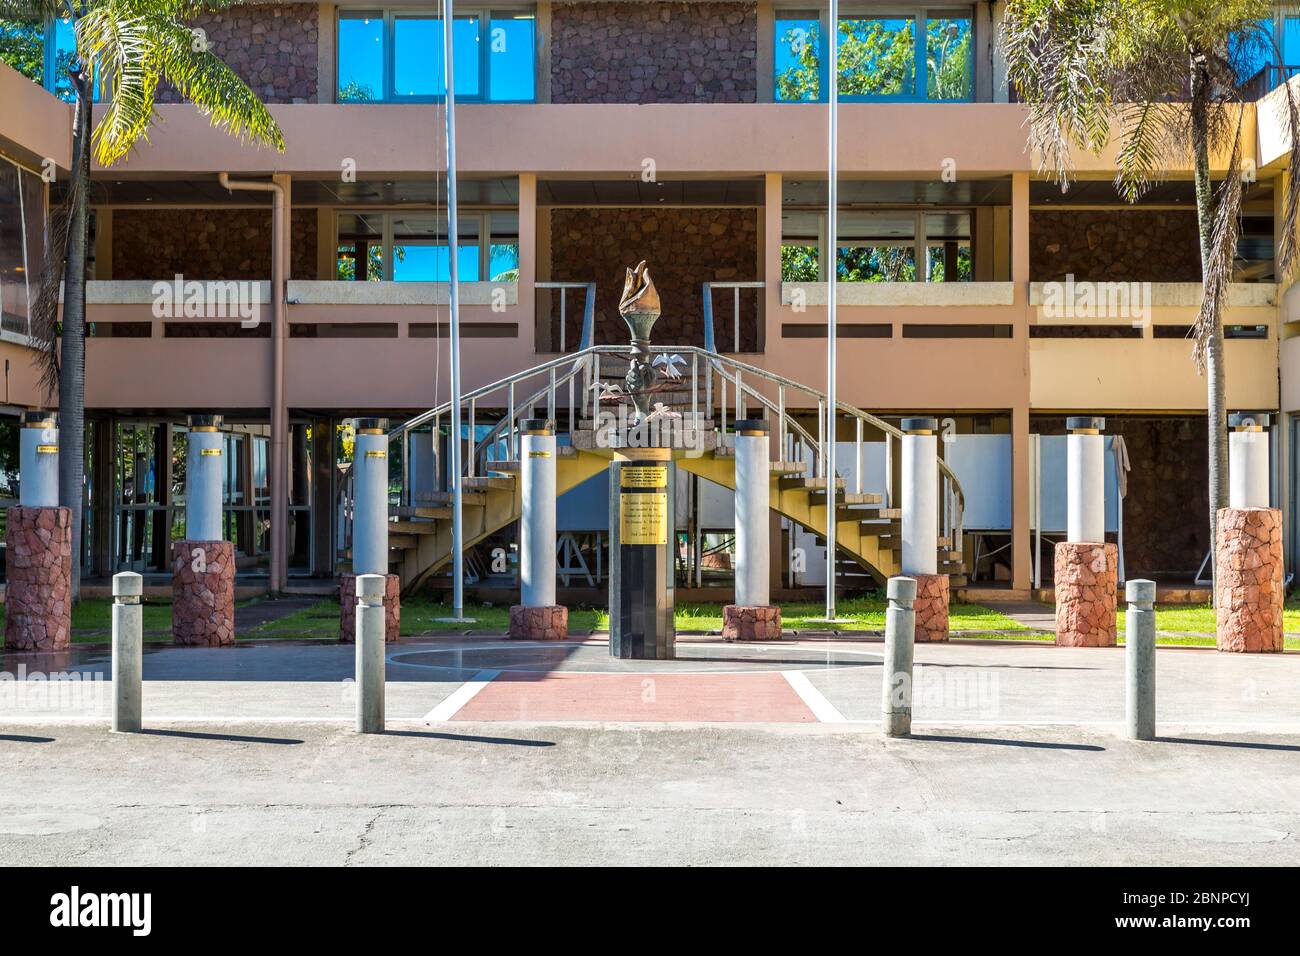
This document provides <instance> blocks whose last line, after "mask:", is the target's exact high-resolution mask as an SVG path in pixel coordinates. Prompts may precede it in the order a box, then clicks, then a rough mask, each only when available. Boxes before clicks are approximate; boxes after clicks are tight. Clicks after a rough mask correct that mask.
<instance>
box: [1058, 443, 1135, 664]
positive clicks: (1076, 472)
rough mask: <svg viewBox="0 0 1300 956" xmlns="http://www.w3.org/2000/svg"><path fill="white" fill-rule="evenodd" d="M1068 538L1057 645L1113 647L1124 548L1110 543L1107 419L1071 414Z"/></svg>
mask: <svg viewBox="0 0 1300 956" xmlns="http://www.w3.org/2000/svg"><path fill="white" fill-rule="evenodd" d="M1065 427H1066V429H1067V430H1068V431H1069V438H1068V439H1067V446H1066V458H1067V461H1066V482H1067V493H1068V495H1067V503H1066V515H1067V519H1066V540H1065V541H1063V542H1061V543H1059V544H1057V546H1056V570H1055V575H1056V576H1055V590H1056V643H1057V644H1059V645H1062V646H1064V647H1114V646H1115V642H1116V626H1115V609H1116V606H1117V604H1118V595H1117V587H1118V582H1119V550H1118V549H1117V548H1116V547H1115V545H1113V544H1107V543H1106V497H1105V496H1106V474H1105V467H1106V438H1105V436H1104V435H1102V433H1101V430H1102V429H1103V428H1105V427H1106V420H1105V419H1104V418H1090V417H1079V418H1068V419H1066V422H1065Z"/></svg>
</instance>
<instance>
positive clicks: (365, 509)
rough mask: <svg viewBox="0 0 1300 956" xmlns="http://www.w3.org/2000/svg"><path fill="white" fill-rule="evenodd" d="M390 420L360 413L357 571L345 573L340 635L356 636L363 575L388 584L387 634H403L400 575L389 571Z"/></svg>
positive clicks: (355, 460) (355, 457) (355, 464)
mask: <svg viewBox="0 0 1300 956" xmlns="http://www.w3.org/2000/svg"><path fill="white" fill-rule="evenodd" d="M387 433H388V420H387V419H383V418H358V419H357V428H356V442H355V444H354V445H353V451H352V570H351V572H350V573H347V574H343V575H340V581H339V640H341V641H343V642H345V643H346V642H349V641H352V640H354V639H355V638H356V621H357V614H356V610H357V606H358V605H357V593H358V592H357V588H358V587H359V586H360V584H359V582H358V580H357V579H358V578H359V577H360V576H363V575H368V574H376V575H379V576H381V577H383V578H385V580H386V584H385V585H384V595H385V596H384V609H385V620H386V622H387V623H386V624H385V626H384V633H385V635H386V639H387V640H388V641H396V640H397V639H398V637H399V636H400V634H401V579H400V578H399V577H398V576H397V575H395V574H389V573H388V434H387Z"/></svg>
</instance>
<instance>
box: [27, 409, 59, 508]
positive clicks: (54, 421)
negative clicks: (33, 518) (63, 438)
mask: <svg viewBox="0 0 1300 956" xmlns="http://www.w3.org/2000/svg"><path fill="white" fill-rule="evenodd" d="M22 424H23V427H22V429H21V430H20V434H19V438H18V444H19V449H18V454H19V469H20V470H19V472H18V504H19V505H20V506H21V507H23V508H57V507H58V506H59V420H58V416H57V415H55V414H54V412H24V413H23V420H22Z"/></svg>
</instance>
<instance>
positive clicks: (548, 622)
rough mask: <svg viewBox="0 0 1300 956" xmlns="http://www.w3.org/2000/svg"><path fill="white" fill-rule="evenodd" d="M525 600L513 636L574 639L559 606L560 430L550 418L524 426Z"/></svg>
mask: <svg viewBox="0 0 1300 956" xmlns="http://www.w3.org/2000/svg"><path fill="white" fill-rule="evenodd" d="M519 486H520V494H521V495H522V497H523V514H522V516H521V517H520V520H519V584H520V587H519V592H520V595H519V600H520V603H519V604H516V605H514V606H513V607H511V608H510V636H511V637H513V638H518V639H520V640H528V641H562V640H564V639H565V638H566V637H568V636H569V609H568V608H567V607H562V606H560V605H558V604H556V603H555V497H556V495H555V424H554V422H550V421H547V420H546V419H544V418H528V419H524V420H523V421H522V422H520V434H519Z"/></svg>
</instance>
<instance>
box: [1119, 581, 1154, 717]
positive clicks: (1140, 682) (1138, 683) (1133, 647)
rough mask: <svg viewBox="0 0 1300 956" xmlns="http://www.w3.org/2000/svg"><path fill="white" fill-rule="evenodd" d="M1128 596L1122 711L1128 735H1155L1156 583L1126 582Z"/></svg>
mask: <svg viewBox="0 0 1300 956" xmlns="http://www.w3.org/2000/svg"><path fill="white" fill-rule="evenodd" d="M1125 597H1126V598H1127V599H1128V611H1127V612H1126V620H1125V624H1126V627H1125V629H1124V630H1125V633H1124V645H1125V649H1124V662H1125V663H1124V713H1125V720H1126V728H1127V730H1128V735H1129V736H1130V737H1131V738H1133V739H1134V740H1153V739H1155V735H1156V605H1155V601H1156V582H1154V581H1144V580H1136V581H1129V582H1128V583H1127V584H1126V585H1125Z"/></svg>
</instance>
